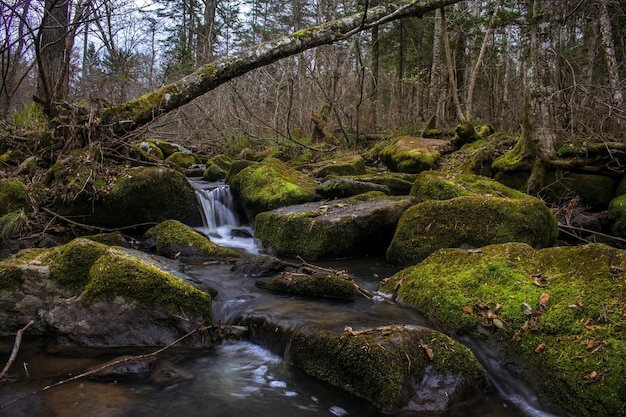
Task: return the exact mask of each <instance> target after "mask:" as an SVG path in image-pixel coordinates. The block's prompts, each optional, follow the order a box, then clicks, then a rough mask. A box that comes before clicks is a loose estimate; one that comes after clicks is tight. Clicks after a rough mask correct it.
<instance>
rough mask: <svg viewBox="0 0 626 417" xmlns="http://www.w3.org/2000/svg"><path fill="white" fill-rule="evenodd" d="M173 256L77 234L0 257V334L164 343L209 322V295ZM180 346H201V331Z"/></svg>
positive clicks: (64, 341)
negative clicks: (21, 332)
mask: <svg viewBox="0 0 626 417" xmlns="http://www.w3.org/2000/svg"><path fill="white" fill-rule="evenodd" d="M192 283H193V280H191V279H190V278H188V277H186V276H185V275H184V274H182V273H181V272H180V266H179V265H178V264H176V263H174V262H173V261H169V260H167V259H165V258H159V257H156V256H147V255H145V254H142V253H140V252H137V251H132V250H128V249H123V248H120V247H108V246H106V245H103V244H101V243H97V242H94V241H91V240H88V239H84V238H79V239H75V240H73V241H72V242H70V243H68V244H66V245H63V246H59V247H55V248H52V249H39V250H36V249H31V250H24V251H21V252H19V253H18V254H17V255H15V256H13V257H11V258H8V259H6V260H4V261H2V262H0V333H2V334H12V333H15V331H16V330H18V329H19V328H21V327H22V326H24V325H25V324H26V323H27V322H28V321H29V320H31V319H32V320H34V322H35V323H34V325H33V326H32V327H31V329H29V334H33V335H48V336H54V337H56V339H57V341H58V342H59V344H61V345H82V346H105V347H122V346H164V345H167V344H169V343H171V342H173V341H174V340H176V339H178V338H179V337H181V336H183V335H184V334H186V333H188V332H190V331H192V330H193V329H195V328H196V326H197V325H198V323H200V322H202V323H205V324H207V325H210V324H211V320H212V311H211V296H210V295H209V294H208V293H206V292H204V291H201V290H200V289H198V287H197V286H195V285H192ZM182 345H184V346H190V347H201V346H203V342H202V340H201V338H200V335H194V337H190V338H188V339H186V340H185V341H183V343H182Z"/></svg>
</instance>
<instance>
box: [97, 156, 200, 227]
mask: <svg viewBox="0 0 626 417" xmlns="http://www.w3.org/2000/svg"><path fill="white" fill-rule="evenodd" d="M105 207H106V209H107V214H108V217H106V218H103V219H102V220H101V223H103V225H104V226H115V227H121V226H128V225H135V224H142V223H147V222H155V223H156V222H161V221H165V220H168V219H176V220H180V221H182V222H184V223H186V224H192V225H200V224H202V217H201V215H200V210H199V208H198V201H197V199H196V195H195V192H194V190H193V188H192V186H191V185H190V184H189V181H188V180H187V177H185V175H184V174H182V173H181V172H179V171H177V170H175V169H171V168H165V167H141V168H133V169H131V170H129V171H128V172H127V173H126V174H125V175H123V176H121V177H120V178H118V180H117V181H116V183H115V185H114V186H113V188H112V189H111V191H110V192H109V193H108V194H107V195H106V196H105Z"/></svg>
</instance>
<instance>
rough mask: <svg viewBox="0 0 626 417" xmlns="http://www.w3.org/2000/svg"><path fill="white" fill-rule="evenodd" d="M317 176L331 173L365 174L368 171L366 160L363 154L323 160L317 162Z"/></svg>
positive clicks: (325, 175) (340, 174) (323, 176)
mask: <svg viewBox="0 0 626 417" xmlns="http://www.w3.org/2000/svg"><path fill="white" fill-rule="evenodd" d="M314 168H315V174H314V175H315V176H316V177H318V178H325V177H327V176H329V175H337V176H346V175H363V174H365V172H366V169H365V161H364V160H363V158H362V157H361V155H350V156H345V157H343V158H336V159H332V160H328V161H322V162H320V163H318V164H316V166H315V167H314Z"/></svg>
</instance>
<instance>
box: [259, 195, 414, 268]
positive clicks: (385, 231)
mask: <svg viewBox="0 0 626 417" xmlns="http://www.w3.org/2000/svg"><path fill="white" fill-rule="evenodd" d="M412 204H414V201H412V200H411V199H409V198H400V197H389V196H386V195H385V194H383V193H380V192H371V193H367V194H362V195H360V196H355V197H351V198H347V199H340V200H333V201H331V202H323V203H322V202H315V203H307V204H300V205H295V206H288V207H281V208H279V209H275V210H272V211H269V212H264V213H259V214H258V215H257V216H256V219H255V225H254V228H255V236H256V237H257V238H259V239H260V240H261V242H262V243H263V245H264V246H265V247H267V248H271V249H272V250H273V251H274V252H275V253H276V255H278V256H298V255H299V256H302V257H304V258H305V259H309V260H314V259H321V258H339V257H350V256H365V255H368V254H382V253H384V251H385V249H386V248H387V245H388V244H389V242H390V241H391V237H392V235H393V231H394V229H395V225H396V223H397V222H398V219H399V218H400V216H401V214H402V212H403V211H404V210H406V209H407V207H409V206H411V205H412Z"/></svg>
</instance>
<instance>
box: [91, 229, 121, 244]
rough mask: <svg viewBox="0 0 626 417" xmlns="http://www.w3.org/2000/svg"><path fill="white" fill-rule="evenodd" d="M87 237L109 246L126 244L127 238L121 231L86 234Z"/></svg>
mask: <svg viewBox="0 0 626 417" xmlns="http://www.w3.org/2000/svg"><path fill="white" fill-rule="evenodd" d="M85 239H89V240H93V241H94V242H98V243H102V244H104V245H107V246H124V245H126V239H125V238H124V235H122V234H121V233H119V232H112V233H99V234H97V235H90V236H85Z"/></svg>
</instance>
